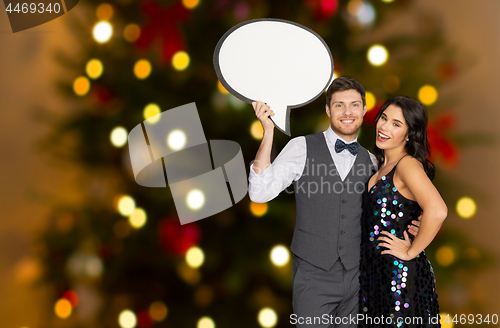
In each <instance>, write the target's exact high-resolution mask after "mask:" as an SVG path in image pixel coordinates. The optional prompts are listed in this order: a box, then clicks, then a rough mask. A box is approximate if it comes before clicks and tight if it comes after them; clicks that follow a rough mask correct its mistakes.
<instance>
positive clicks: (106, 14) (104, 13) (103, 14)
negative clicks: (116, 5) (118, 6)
mask: <svg viewBox="0 0 500 328" xmlns="http://www.w3.org/2000/svg"><path fill="white" fill-rule="evenodd" d="M96 15H97V18H99V20H103V21H108V20H110V19H111V17H113V6H111V5H110V4H109V3H101V4H100V5H99V6H98V7H97V10H96Z"/></svg>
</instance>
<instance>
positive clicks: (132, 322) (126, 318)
mask: <svg viewBox="0 0 500 328" xmlns="http://www.w3.org/2000/svg"><path fill="white" fill-rule="evenodd" d="M118 324H119V325H120V327H122V328H134V327H135V326H136V325H137V317H136V315H135V313H134V312H132V311H130V310H123V311H122V312H120V315H119V316H118Z"/></svg>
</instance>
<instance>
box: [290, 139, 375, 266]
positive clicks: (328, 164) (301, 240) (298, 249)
mask: <svg viewBox="0 0 500 328" xmlns="http://www.w3.org/2000/svg"><path fill="white" fill-rule="evenodd" d="M305 138H306V147H307V156H306V163H305V167H304V171H303V172H302V176H301V177H300V179H298V180H297V181H294V192H295V200H296V205H297V220H296V223H295V230H294V232H293V238H292V244H291V247H290V249H291V250H292V252H293V253H294V254H295V255H297V256H298V257H300V258H302V259H304V260H306V261H307V262H309V263H311V264H313V265H315V266H317V267H320V268H322V269H325V270H328V269H329V268H331V267H332V265H333V264H334V263H335V261H337V259H338V258H339V257H340V259H341V261H342V263H343V264H344V266H345V268H346V269H347V270H349V269H352V268H354V267H356V266H357V265H359V259H360V244H361V222H360V218H361V213H362V208H361V202H362V195H363V192H364V191H365V188H366V182H367V181H368V179H369V178H370V176H371V175H372V174H373V173H374V172H375V168H374V166H373V163H372V161H371V159H370V155H369V154H368V151H367V150H366V149H365V148H363V147H359V152H358V154H357V156H356V160H355V161H354V164H353V166H352V168H351V170H350V171H349V173H348V174H347V176H346V178H345V179H344V181H342V180H341V178H340V176H339V174H338V171H337V168H336V166H335V163H334V162H333V159H332V156H331V154H330V151H329V149H328V146H327V144H326V140H325V136H324V134H323V132H319V133H315V134H309V135H306V136H305Z"/></svg>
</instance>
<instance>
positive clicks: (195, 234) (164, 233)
mask: <svg viewBox="0 0 500 328" xmlns="http://www.w3.org/2000/svg"><path fill="white" fill-rule="evenodd" d="M159 233H160V242H161V244H162V246H163V249H164V250H165V251H166V252H168V253H173V254H176V255H182V256H183V255H184V254H186V252H187V250H188V249H189V248H191V247H192V246H194V245H197V244H198V241H199V239H200V230H199V228H198V226H197V225H196V224H195V223H189V224H184V225H181V224H180V223H179V219H178V218H171V219H165V220H163V221H162V222H161V223H160V227H159Z"/></svg>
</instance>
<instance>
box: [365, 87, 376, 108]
mask: <svg viewBox="0 0 500 328" xmlns="http://www.w3.org/2000/svg"><path fill="white" fill-rule="evenodd" d="M365 101H366V109H367V110H370V109H372V108H373V107H375V103H376V102H377V99H376V98H375V95H374V94H373V93H371V92H370V91H366V93H365Z"/></svg>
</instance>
